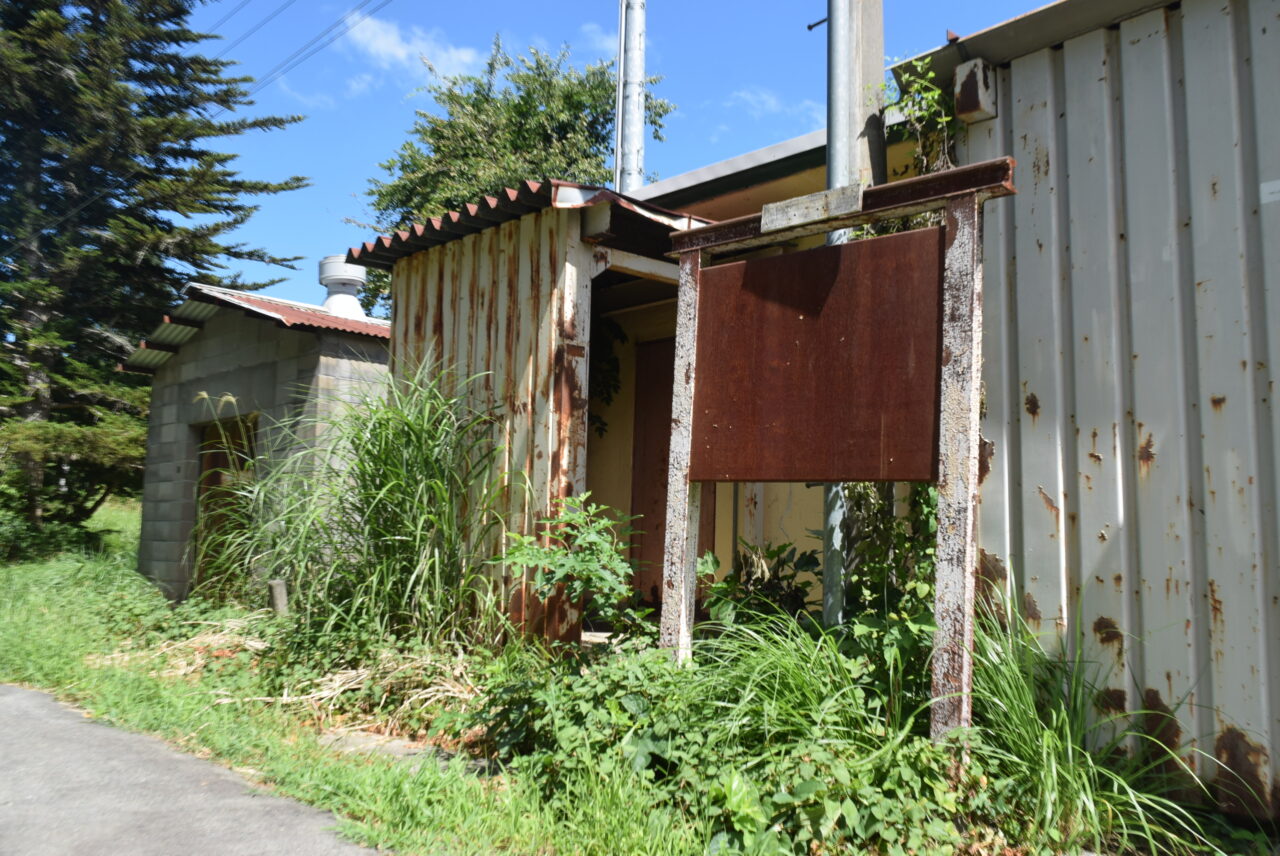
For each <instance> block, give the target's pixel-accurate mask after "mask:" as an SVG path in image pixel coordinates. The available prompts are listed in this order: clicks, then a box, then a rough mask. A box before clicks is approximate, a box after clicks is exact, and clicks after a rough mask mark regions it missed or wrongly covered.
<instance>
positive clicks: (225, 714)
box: [0, 554, 704, 854]
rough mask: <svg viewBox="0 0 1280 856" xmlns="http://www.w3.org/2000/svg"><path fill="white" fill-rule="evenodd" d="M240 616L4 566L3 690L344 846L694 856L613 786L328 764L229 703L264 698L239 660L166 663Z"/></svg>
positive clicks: (304, 734) (691, 832) (97, 579)
mask: <svg viewBox="0 0 1280 856" xmlns="http://www.w3.org/2000/svg"><path fill="white" fill-rule="evenodd" d="M250 615H251V614H249V613H243V612H237V611H235V610H222V611H220V612H217V613H214V612H202V611H199V610H196V609H180V610H178V611H176V612H175V611H171V610H170V609H169V607H168V606H167V605H166V604H165V603H164V601H163V600H162V599H161V598H160V596H159V595H158V594H156V593H155V592H154V590H152V589H151V587H150V586H149V585H148V584H147V583H145V582H144V581H143V580H141V579H140V578H138V577H137V575H136V573H135V572H134V571H133V570H132V557H131V556H129V555H128V554H116V555H114V556H62V557H59V558H57V559H54V560H51V561H47V562H42V563H38V564H24V565H10V566H7V567H3V568H0V681H5V682H11V683H20V684H26V685H30V686H36V687H42V688H46V689H51V690H53V691H55V692H56V693H58V695H59V696H61V697H62V698H65V699H68V700H71V701H74V702H76V703H78V704H79V705H81V706H82V707H84V708H85V709H86V710H87V711H89V712H90V713H91V714H93V715H94V716H96V717H100V718H101V719H102V720H104V721H107V722H110V723H113V724H116V725H119V726H121V727H124V728H128V729H132V730H137V731H144V732H148V733H151V734H155V735H158V736H160V737H162V738H164V739H166V740H168V741H170V742H172V743H173V744H174V745H175V746H178V747H180V748H182V749H184V750H185V751H189V752H193V753H196V754H199V755H204V756H208V757H213V758H216V759H217V760H219V761H220V762H222V763H225V764H228V765H230V766H233V767H236V768H239V769H242V770H245V771H252V772H251V773H250V775H251V776H252V777H253V778H254V779H256V780H257V781H259V782H260V783H262V784H264V785H268V786H270V787H272V788H273V789H275V790H277V791H278V792H280V793H283V794H287V795H290V796H294V797H297V798H299V799H302V800H304V801H306V802H309V803H311V804H314V805H316V806H318V807H320V808H324V809H328V810H331V811H334V812H336V813H337V815H338V816H339V818H340V824H339V826H340V829H341V831H342V832H343V833H344V834H345V835H347V836H349V837H351V838H352V839H354V840H356V841H360V842H362V843H364V844H368V845H373V846H378V847H383V848H390V849H394V850H396V851H397V852H402V853H442V852H443V853H456V854H471V853H494V852H510V853H557V854H562V853H563V854H569V853H583V854H591V853H600V854H605V853H657V854H681V853H694V852H699V851H701V850H703V849H704V844H703V840H704V839H703V837H702V836H701V835H699V834H698V832H697V830H696V829H695V828H694V827H693V825H691V824H690V823H688V822H686V820H685V819H684V818H681V817H679V816H677V815H676V814H675V813H674V812H673V811H671V810H669V809H662V808H655V807H652V806H649V805H647V795H646V794H645V793H643V792H641V791H638V790H637V788H636V787H635V783H634V782H632V781H629V780H628V778H627V777H626V776H622V775H614V776H583V778H582V780H581V781H577V782H574V787H573V791H572V793H573V794H574V797H573V798H572V799H562V800H547V799H546V798H545V797H544V795H543V794H541V793H540V792H538V791H537V790H536V789H535V788H533V787H531V786H529V785H527V784H525V783H524V782H523V781H522V780H520V779H519V778H517V777H512V776H497V777H493V778H488V779H482V778H478V777H476V776H473V775H470V774H468V773H467V772H466V771H465V770H464V769H463V768H462V766H461V764H460V763H457V764H454V765H452V766H447V767H443V766H441V765H440V764H438V763H436V762H435V761H434V759H432V760H428V761H425V762H423V763H420V764H412V763H407V762H405V761H397V760H393V759H390V758H384V757H370V756H363V755H359V756H357V755H347V754H340V753H336V752H333V751H331V750H328V749H326V748H324V747H323V746H321V745H320V743H319V742H318V741H317V736H316V733H315V729H314V728H313V727H311V726H309V725H307V724H305V723H304V722H303V719H304V717H302V716H300V715H298V714H297V712H295V711H291V710H289V709H281V708H279V707H276V706H272V705H265V704H261V703H237V702H235V701H233V700H232V699H234V698H243V697H248V696H253V695H258V694H260V691H261V690H262V689H263V687H261V686H260V685H259V683H258V678H257V676H256V671H255V669H254V667H253V662H252V659H253V657H252V652H251V651H248V650H246V649H243V648H242V649H240V650H238V651H237V652H235V653H234V654H232V655H231V656H226V657H214V659H213V660H212V662H213V663H216V664H217V665H216V666H212V667H210V666H206V667H205V668H204V669H202V670H200V671H199V672H197V673H192V672H189V671H188V670H184V669H181V668H179V669H172V668H170V666H171V665H172V658H168V659H166V657H165V652H169V653H170V654H171V653H172V652H173V651H174V650H175V649H176V647H178V646H179V645H180V644H181V643H182V642H183V641H184V640H190V639H191V638H192V637H197V636H199V634H202V633H204V634H208V632H209V630H210V628H211V627H214V626H221V627H226V626H228V624H230V626H232V627H235V626H238V625H236V624H235V622H236V621H238V620H239V621H243V620H244V619H246V618H247V617H249V616H250ZM257 620H258V622H259V623H260V624H263V625H266V624H269V623H270V619H267V618H260V619H257ZM263 629H268V628H266V627H265V626H264V627H263ZM213 653H214V654H215V655H216V654H219V653H230V652H227V651H224V652H219V651H214V652H213ZM166 671H168V672H170V674H165V672H166ZM184 672H185V673H184Z"/></svg>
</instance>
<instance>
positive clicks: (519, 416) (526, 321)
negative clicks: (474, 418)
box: [391, 208, 592, 532]
mask: <svg viewBox="0 0 1280 856" xmlns="http://www.w3.org/2000/svg"><path fill="white" fill-rule="evenodd" d="M580 217H581V213H580V211H579V210H576V209H572V210H570V209H557V208H546V209H543V210H542V211H538V212H534V213H530V214H525V215H524V216H523V217H520V218H519V219H514V220H509V221H507V222H505V223H502V224H500V225H497V226H494V227H492V228H489V229H485V230H483V231H481V232H477V233H475V234H471V235H467V236H466V237H464V238H461V239H459V240H455V241H450V242H449V243H446V244H441V245H440V246H438V247H434V248H432V249H429V250H425V251H422V252H418V253H415V254H413V255H410V256H408V257H406V258H402V259H400V260H399V261H397V262H396V263H395V267H394V269H393V272H392V293H393V300H392V305H393V306H394V311H393V317H392V333H391V356H392V365H393V371H394V372H395V373H396V374H397V375H399V376H404V375H405V374H406V373H410V372H413V371H415V370H416V369H417V367H418V366H419V365H421V364H422V362H423V361H424V360H425V361H429V362H431V363H433V364H434V363H437V362H442V364H443V365H444V366H445V367H446V368H448V369H450V370H451V371H452V372H453V373H454V374H455V376H456V377H459V378H468V377H474V378H475V380H474V381H473V383H472V386H471V387H470V388H471V389H472V390H473V392H474V393H475V398H476V402H477V404H479V405H481V406H484V407H487V408H492V410H493V412H494V413H495V416H496V420H495V430H496V432H497V440H498V443H499V444H500V446H501V447H502V451H501V456H502V457H501V461H500V466H501V467H502V470H503V471H504V472H507V473H510V474H511V481H512V486H511V490H510V491H509V494H508V499H507V509H506V514H507V520H506V526H507V528H508V529H509V530H514V531H519V532H532V531H533V528H534V525H535V523H536V521H537V520H538V519H540V518H541V517H543V516H544V515H545V514H546V513H547V512H548V511H549V509H550V507H551V501H552V499H553V498H555V497H557V496H565V495H569V494H574V493H581V492H582V491H583V490H585V489H586V401H585V392H586V384H587V377H586V368H587V362H586V361H587V353H586V346H587V334H588V330H587V321H586V318H585V317H584V316H583V313H584V312H586V311H587V307H589V301H590V292H589V290H588V289H589V287H590V274H589V270H588V268H589V266H590V265H591V263H592V253H591V248H590V247H589V246H587V245H585V244H583V243H582V242H581V239H580V228H581V227H580V222H579V221H580ZM526 488H527V489H526Z"/></svg>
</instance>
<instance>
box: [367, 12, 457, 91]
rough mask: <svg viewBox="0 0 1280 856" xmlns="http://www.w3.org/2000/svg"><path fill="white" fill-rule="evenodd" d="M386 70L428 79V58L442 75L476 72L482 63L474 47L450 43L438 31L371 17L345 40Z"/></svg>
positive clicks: (378, 66) (376, 65)
mask: <svg viewBox="0 0 1280 856" xmlns="http://www.w3.org/2000/svg"><path fill="white" fill-rule="evenodd" d="M344 41H345V42H346V43H348V44H349V45H350V46H351V47H353V48H355V50H356V51H357V52H359V53H362V54H364V55H365V56H367V57H368V58H369V59H371V60H372V61H373V64H374V66H375V67H377V68H379V69H382V70H383V71H408V72H411V73H414V74H417V75H419V76H426V73H427V72H426V67H425V66H424V65H423V63H422V60H423V59H425V60H426V61H427V62H429V63H430V64H431V66H432V67H433V68H434V69H435V70H436V71H437V72H439V73H440V74H442V75H446V76H447V75H453V74H466V73H468V72H472V71H475V70H476V69H477V68H478V67H479V65H480V61H481V57H480V52H479V51H477V50H476V49H475V48H470V47H465V46H459V45H454V44H450V43H449V42H448V41H447V40H446V39H445V37H444V33H443V32H441V31H440V30H438V29H434V28H433V29H430V30H424V29H422V28H421V27H417V26H414V27H409V28H407V29H404V30H402V29H401V27H400V25H399V24H397V23H396V22H395V21H388V20H385V19H383V18H374V17H372V16H371V17H368V18H365V19H364V20H363V21H361V22H360V23H359V24H357V25H356V26H354V27H352V28H351V31H350V32H348V33H347V37H346V39H345V40H344Z"/></svg>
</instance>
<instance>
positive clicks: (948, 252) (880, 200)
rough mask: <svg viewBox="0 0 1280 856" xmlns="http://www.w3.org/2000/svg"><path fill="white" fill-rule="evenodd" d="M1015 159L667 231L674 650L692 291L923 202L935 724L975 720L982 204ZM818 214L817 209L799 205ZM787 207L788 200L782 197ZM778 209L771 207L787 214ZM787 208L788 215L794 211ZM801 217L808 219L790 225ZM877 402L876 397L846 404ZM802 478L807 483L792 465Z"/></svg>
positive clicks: (688, 524) (685, 530)
mask: <svg viewBox="0 0 1280 856" xmlns="http://www.w3.org/2000/svg"><path fill="white" fill-rule="evenodd" d="M1013 167H1014V162H1013V159H1012V158H998V159H996V160H991V161H986V162H983V163H979V164H974V165H972V166H966V167H960V168H958V169H953V170H948V171H946V172H942V173H935V174H932V175H927V176H922V177H919V178H914V179H908V180H905V181H900V182H895V183H893V184H888V185H879V186H875V187H869V188H866V189H865V190H864V191H863V192H862V200H861V207H860V208H858V209H857V210H848V208H847V206H846V205H829V206H827V210H826V213H825V214H824V213H823V212H822V211H817V212H816V213H814V214H813V215H812V216H810V215H809V214H808V213H806V214H805V216H803V217H798V216H793V217H792V219H794V220H795V221H796V222H794V223H787V222H785V221H786V219H787V218H773V222H771V223H769V224H764V223H763V222H762V217H761V215H758V214H757V215H752V216H749V217H741V218H738V219H735V220H729V221H725V222H722V223H716V224H713V225H709V226H702V227H699V228H696V229H690V230H687V231H683V232H676V233H674V234H673V235H672V245H673V247H674V250H675V252H674V253H673V255H678V256H679V258H680V283H679V292H678V300H677V310H676V360H675V384H674V387H673V393H672V410H671V418H672V426H671V431H672V435H671V456H670V462H669V469H668V478H667V528H666V544H665V550H664V564H663V601H662V619H661V633H660V637H659V638H660V641H661V644H662V645H664V646H667V647H670V648H673V649H674V650H675V652H676V656H677V658H678V659H681V660H684V659H688V658H689V656H690V655H691V647H692V638H693V616H694V596H695V591H696V568H697V555H696V543H697V520H698V503H699V497H700V491H699V489H698V483H697V482H694V481H691V479H690V475H691V464H692V452H693V440H694V401H695V393H696V388H697V382H698V353H697V351H698V336H697V328H698V289H699V285H700V281H701V278H702V273H703V271H704V270H705V269H706V268H708V267H711V266H713V265H715V264H716V260H717V258H723V257H726V256H730V255H733V254H735V253H741V252H743V251H746V250H754V249H760V248H763V247H767V246H773V245H778V244H782V243H785V242H788V241H792V240H795V239H797V238H804V237H808V236H811V235H817V234H822V233H825V232H830V231H832V230H835V229H843V228H849V227H853V226H859V225H864V224H869V223H875V222H879V221H883V220H888V219H894V218H901V217H907V216H911V215H915V214H920V213H924V212H928V211H943V212H945V225H944V241H945V243H944V246H945V251H944V258H943V264H942V318H941V343H940V344H941V351H940V357H939V363H940V380H939V387H938V390H939V392H938V410H937V413H938V420H939V434H938V445H937V450H936V454H937V461H936V463H937V466H936V481H937V484H938V549H937V564H936V569H937V570H936V574H937V593H936V596H935V603H934V615H935V619H936V622H937V628H938V629H937V632H936V633H935V636H934V657H933V697H934V704H933V707H932V714H931V720H932V721H931V732H932V734H933V735H934V736H935V737H941V736H942V735H944V734H946V733H947V732H949V731H951V730H952V729H954V728H957V727H964V726H967V725H969V724H970V721H971V710H972V707H971V701H970V692H971V688H972V676H973V664H972V659H973V608H974V589H975V574H976V570H977V564H978V550H977V497H978V458H979V446H980V437H979V434H978V417H979V403H980V394H981V372H982V268H981V247H982V205H983V203H984V202H985V201H986V200H988V199H993V198H997V197H1001V196H1008V195H1011V194H1013V193H1014V187H1013ZM802 207H804V208H805V210H806V212H814V211H815V208H820V207H821V206H814V205H811V204H806V205H805V206H802ZM784 209H785V206H784ZM784 209H779V211H783V210H784ZM788 213H789V214H793V213H794V212H790V211H789V210H788ZM799 220H804V222H798V221H799ZM850 404H857V405H859V406H864V407H872V408H874V407H876V406H877V402H850ZM799 480H807V479H806V478H804V477H803V474H800V478H799Z"/></svg>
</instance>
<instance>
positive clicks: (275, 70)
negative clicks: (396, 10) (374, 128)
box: [249, 0, 391, 95]
mask: <svg viewBox="0 0 1280 856" xmlns="http://www.w3.org/2000/svg"><path fill="white" fill-rule="evenodd" d="M371 2H373V0H360V2H359V3H357V4H356V5H355V6H354V7H352V8H351V9H350V10H348V11H347V12H344V13H343V15H342V17H341V18H339V19H338V20H336V21H334V22H333V23H332V24H330V25H329V26H327V27H325V28H324V29H323V30H321V31H320V32H319V33H316V34H315V35H314V36H312V37H311V39H310V40H309V41H308V42H307V43H306V44H304V45H302V47H300V48H298V49H297V50H295V51H294V52H293V53H291V54H289V55H288V56H287V57H285V58H284V59H282V60H280V62H278V63H276V64H275V65H274V66H272V67H271V68H270V69H268V70H267V71H266V73H264V74H263V75H262V77H260V78H259V79H258V80H257V81H256V82H255V84H254V86H253V88H252V89H251V90H250V93H249V94H251V95H252V94H253V93H255V92H257V91H259V90H260V89H263V88H265V87H267V86H269V85H271V84H272V83H273V82H275V81H276V80H277V79H279V77H280V76H282V75H283V74H284V73H286V72H288V71H291V70H292V69H293V68H295V67H296V65H297V64H301V63H302V62H304V61H306V60H307V59H308V58H310V57H311V56H312V54H314V53H317V52H319V51H321V50H324V49H325V48H326V47H328V46H329V45H331V44H333V42H335V41H337V40H338V39H340V38H342V37H343V36H345V35H346V34H347V33H349V32H351V31H352V30H353V29H355V28H356V27H358V26H359V25H360V24H362V23H364V22H365V21H367V20H368V19H369V18H372V17H373V14H374V13H375V12H377V11H378V10H379V9H381V8H382V7H383V6H386V5H387V4H388V3H390V2H391V0H381V2H379V4H378V5H377V6H375V7H374V8H373V9H370V10H369V11H368V12H366V13H365V14H364V15H362V16H360V19H359V20H358V21H355V22H354V23H351V24H349V25H348V26H347V27H345V28H344V29H343V30H342V32H340V33H338V34H337V35H336V36H334V37H333V38H332V39H329V40H328V41H327V42H325V43H324V44H322V45H320V46H319V47H318V48H316V50H315V51H312V53H309V54H307V55H306V56H304V57H302V58H301V59H300V60H299V61H298V63H297V64H295V65H289V63H291V62H293V60H294V59H295V58H297V57H298V56H299V55H300V54H302V53H303V52H304V51H306V50H307V49H308V48H310V47H311V46H312V45H314V44H316V42H318V41H320V40H321V39H323V38H324V37H325V36H327V35H329V34H330V33H332V32H333V31H334V30H335V29H337V28H338V27H340V26H342V24H343V23H345V22H346V21H347V20H348V19H349V18H351V17H352V16H354V15H356V13H358V12H359V11H360V10H361V8H363V7H365V6H367V5H369V4H370V3H371ZM286 66H288V67H287V68H286Z"/></svg>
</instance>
